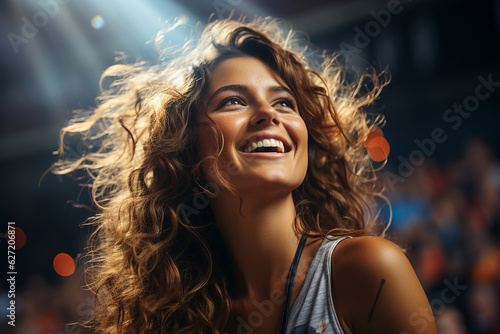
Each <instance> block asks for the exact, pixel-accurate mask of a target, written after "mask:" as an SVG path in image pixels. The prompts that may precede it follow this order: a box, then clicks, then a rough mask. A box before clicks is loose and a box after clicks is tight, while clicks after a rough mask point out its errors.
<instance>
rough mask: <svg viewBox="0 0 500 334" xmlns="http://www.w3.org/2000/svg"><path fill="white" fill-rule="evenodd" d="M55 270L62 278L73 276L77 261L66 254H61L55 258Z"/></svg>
mask: <svg viewBox="0 0 500 334" xmlns="http://www.w3.org/2000/svg"><path fill="white" fill-rule="evenodd" d="M54 270H55V271H56V272H57V273H58V274H59V275H61V276H64V277H66V276H71V275H72V274H73V273H74V272H75V261H74V260H73V258H72V257H71V256H69V255H68V254H66V253H59V254H57V255H56V257H55V258H54Z"/></svg>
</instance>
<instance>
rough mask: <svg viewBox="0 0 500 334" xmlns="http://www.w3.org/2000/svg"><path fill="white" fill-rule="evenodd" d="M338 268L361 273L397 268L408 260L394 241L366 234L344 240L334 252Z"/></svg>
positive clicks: (333, 256)
mask: <svg viewBox="0 0 500 334" xmlns="http://www.w3.org/2000/svg"><path fill="white" fill-rule="evenodd" d="M332 260H333V261H332V263H334V265H335V267H336V268H343V269H349V270H348V273H350V272H352V271H354V272H358V273H361V272H363V271H366V270H368V271H369V270H376V269H377V268H380V266H382V267H387V268H385V269H390V268H391V267H394V268H395V269H396V268H398V267H399V265H401V264H404V263H407V262H408V260H407V258H406V255H405V254H404V253H403V252H402V250H401V249H400V248H399V247H398V246H397V245H396V244H394V243H393V242H391V241H389V240H386V239H384V238H380V237H373V236H365V237H356V238H349V239H345V240H343V241H342V242H341V243H340V244H339V245H338V246H337V248H336V250H335V252H333V254H332Z"/></svg>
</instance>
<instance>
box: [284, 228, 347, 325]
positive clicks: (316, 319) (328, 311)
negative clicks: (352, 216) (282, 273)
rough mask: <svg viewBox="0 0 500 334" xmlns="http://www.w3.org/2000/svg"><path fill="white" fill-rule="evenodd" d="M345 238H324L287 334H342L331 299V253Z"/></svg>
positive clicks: (297, 302) (302, 288)
mask: <svg viewBox="0 0 500 334" xmlns="http://www.w3.org/2000/svg"><path fill="white" fill-rule="evenodd" d="M344 239H346V237H341V238H334V237H332V236H327V237H325V238H324V239H323V241H322V243H321V245H320V246H319V248H318V250H317V252H316V254H315V255H314V257H313V260H312V262H311V265H310V267H309V270H308V271H307V275H306V278H305V280H304V284H303V285H302V287H301V288H300V291H299V294H298V296H297V299H296V300H295V302H294V304H293V306H292V310H291V312H290V318H289V319H288V329H287V334H316V333H323V334H339V333H341V334H344V332H343V331H342V328H341V327H340V323H339V319H338V318H337V313H336V312H335V307H334V305H333V300H332V288H331V282H332V278H331V277H332V272H331V271H332V253H333V250H334V249H335V247H337V245H338V244H339V242H340V241H342V240H344Z"/></svg>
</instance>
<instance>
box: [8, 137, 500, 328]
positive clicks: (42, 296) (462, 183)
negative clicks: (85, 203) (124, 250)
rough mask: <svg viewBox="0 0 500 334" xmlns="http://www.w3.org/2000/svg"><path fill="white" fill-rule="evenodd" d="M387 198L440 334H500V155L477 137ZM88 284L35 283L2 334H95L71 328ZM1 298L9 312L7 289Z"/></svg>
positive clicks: (427, 164) (86, 309)
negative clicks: (455, 156) (453, 157)
mask: <svg viewBox="0 0 500 334" xmlns="http://www.w3.org/2000/svg"><path fill="white" fill-rule="evenodd" d="M389 160H391V159H389ZM387 169H390V167H386V168H384V170H387ZM384 170H382V171H381V173H383V172H384ZM388 196H389V199H390V201H391V204H392V213H393V219H392V225H391V227H390V230H389V231H390V235H391V239H392V240H393V241H394V242H396V243H398V244H399V245H400V246H402V247H403V248H404V249H406V254H407V256H408V258H409V260H410V262H411V263H412V265H413V267H414V269H415V271H416V273H417V275H418V277H419V279H420V282H421V283H422V286H423V288H424V290H425V292H426V293H427V296H428V298H429V302H430V304H431V307H432V309H433V312H434V316H435V319H436V323H437V325H438V329H439V333H441V334H463V333H478V334H493V333H500V303H499V296H500V161H499V160H498V158H496V157H495V154H494V151H493V150H492V149H491V148H490V147H489V146H488V145H487V144H486V143H484V142H483V141H481V140H479V139H471V140H469V141H468V142H467V143H466V145H465V146H464V148H463V151H462V155H461V156H460V158H458V159H456V160H455V161H448V162H447V163H445V164H443V163H436V162H434V161H433V160H432V157H428V158H426V159H425V161H424V163H423V164H422V165H420V166H419V167H417V168H416V169H415V170H414V172H413V173H412V174H411V175H409V176H407V177H406V178H404V182H398V183H397V184H395V186H394V189H392V190H391V191H388ZM82 283H83V281H82V271H81V269H77V271H76V272H75V273H74V274H73V275H72V276H70V277H66V278H63V277H61V278H60V279H59V280H58V283H56V284H49V282H48V281H47V280H46V279H45V278H44V277H43V276H41V275H40V276H33V277H30V278H29V280H28V284H27V288H26V289H24V290H23V291H21V292H19V294H18V295H17V296H16V304H17V314H16V327H14V328H13V327H11V326H9V325H8V324H7V321H8V320H9V319H8V318H7V317H6V316H5V315H3V316H2V320H1V322H0V332H1V333H20V334H21V333H22V334H62V333H73V334H76V333H81V334H85V333H89V331H88V330H86V329H84V328H81V327H79V326H77V325H72V324H71V322H73V321H76V320H79V319H83V318H85V317H87V316H88V315H89V314H90V310H91V308H92V304H93V299H92V295H91V294H90V293H89V292H88V291H85V290H83V289H82V288H81V286H82ZM1 296H2V297H1V299H0V305H1V306H2V310H4V311H3V312H5V309H6V308H5V307H4V306H7V303H8V300H7V295H6V293H5V291H4V292H2V294H1ZM409 322H410V324H411V325H413V326H414V327H415V329H416V332H423V330H424V329H425V328H426V326H427V324H428V319H426V318H425V317H424V315H423V314H420V313H419V312H418V311H417V312H416V313H415V314H414V315H412V317H410V319H409Z"/></svg>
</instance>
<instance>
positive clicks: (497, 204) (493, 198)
mask: <svg viewBox="0 0 500 334" xmlns="http://www.w3.org/2000/svg"><path fill="white" fill-rule="evenodd" d="M389 199H390V201H391V204H392V213H393V221H392V225H391V227H390V231H391V232H392V233H391V234H392V236H393V239H394V241H396V242H397V243H398V244H399V245H400V246H402V247H404V248H406V254H407V256H408V258H409V260H410V262H411V263H412V265H413V267H414V269H415V271H416V273H417V275H418V277H419V279H420V282H421V283H422V286H423V288H424V290H425V292H426V293H427V296H428V298H429V302H430V304H431V307H432V309H433V312H434V316H435V319H436V323H437V325H438V331H439V333H440V334H463V333H480V334H493V333H500V303H499V300H500V299H499V297H500V161H499V160H498V158H497V157H496V156H495V152H494V150H493V149H492V148H490V147H489V146H488V144H487V143H485V142H484V141H482V140H480V139H469V140H468V141H467V142H466V144H465V145H464V148H463V150H462V154H461V156H460V158H458V159H455V160H454V161H448V162H447V163H444V164H438V163H436V162H434V161H432V159H431V158H427V159H426V160H425V161H424V163H423V164H422V165H421V166H419V167H417V168H416V169H415V171H414V173H413V174H411V175H410V176H408V177H407V178H406V179H405V181H404V182H398V183H396V185H395V186H394V191H393V192H392V193H390V194H389ZM424 320H425V319H424V318H423V316H421V315H415V317H414V318H412V319H410V322H412V325H414V326H415V327H416V328H417V329H420V328H424V327H425V321H424ZM419 332H420V331H419Z"/></svg>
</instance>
